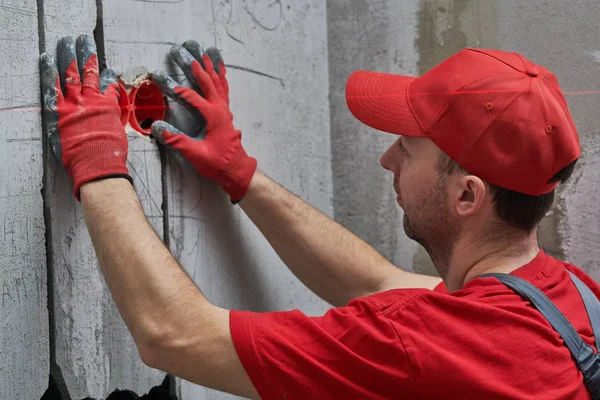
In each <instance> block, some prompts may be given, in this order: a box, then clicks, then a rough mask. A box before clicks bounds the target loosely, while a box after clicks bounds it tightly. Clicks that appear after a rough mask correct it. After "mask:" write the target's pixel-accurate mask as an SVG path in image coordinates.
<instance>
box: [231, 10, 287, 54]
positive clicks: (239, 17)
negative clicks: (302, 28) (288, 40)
mask: <svg viewBox="0 0 600 400" xmlns="http://www.w3.org/2000/svg"><path fill="white" fill-rule="evenodd" d="M223 4H224V6H225V10H224V14H225V21H224V22H225V24H224V25H225V32H226V33H227V36H229V37H230V38H231V39H233V40H234V41H236V42H238V43H240V44H245V43H244V41H243V40H242V39H240V35H239V34H235V33H233V32H232V30H233V29H234V28H239V27H241V26H245V25H246V24H245V23H244V21H243V19H244V16H246V17H250V20H251V21H252V23H254V27H259V28H261V29H263V30H265V31H267V32H273V31H276V30H277V29H278V28H279V26H280V25H281V23H282V22H283V5H282V3H281V0H241V1H233V0H225V1H224V3H223Z"/></svg>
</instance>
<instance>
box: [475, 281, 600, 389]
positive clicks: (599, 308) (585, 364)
mask: <svg viewBox="0 0 600 400" xmlns="http://www.w3.org/2000/svg"><path fill="white" fill-rule="evenodd" d="M487 276H493V277H495V278H496V279H498V280H499V281H500V282H502V283H503V284H505V285H506V286H508V287H509V288H511V289H512V290H514V291H515V292H516V293H518V294H519V295H521V297H523V298H524V299H526V300H529V301H530V302H531V303H532V304H533V305H534V306H535V308H537V309H538V311H539V312H540V313H541V314H542V315H543V316H544V317H545V318H546V319H547V320H548V322H549V323H550V325H552V327H553V328H554V330H556V331H557V332H558V333H559V334H560V336H561V337H562V339H563V340H564V341H565V344H566V345H567V347H568V348H569V350H570V351H571V354H572V355H573V358H574V359H575V361H576V363H577V366H578V367H579V370H580V371H581V372H582V374H583V380H584V383H585V386H586V387H587V389H588V390H589V391H590V393H591V395H592V398H593V399H600V358H598V356H596V355H595V354H594V349H593V348H592V347H591V346H590V345H588V344H587V343H585V342H584V341H583V339H581V337H580V336H579V334H578V333H577V331H576V330H575V328H574V327H573V325H571V323H570V322H569V321H568V320H567V318H566V317H565V316H564V315H563V313H561V312H560V310H559V309H558V308H557V307H556V305H554V303H553V302H552V301H551V300H550V299H549V298H548V296H546V295H545V294H544V293H543V292H542V291H541V290H540V289H538V288H537V287H535V286H534V285H532V284H531V283H529V282H527V281H526V280H524V279H521V278H519V277H517V276H514V275H508V274H498V273H490V274H485V275H481V276H480V277H487ZM571 279H572V280H573V282H574V283H575V286H576V287H577V290H578V291H579V292H580V294H581V296H582V298H583V301H584V304H585V306H586V310H587V311H588V313H589V312H590V311H589V310H592V313H593V314H588V315H589V318H590V322H591V323H592V329H593V330H594V337H595V338H596V343H598V337H599V336H600V331H597V330H596V328H597V327H600V302H599V301H598V299H597V298H596V296H594V294H593V293H592V292H591V290H590V289H589V288H588V287H587V286H586V285H585V284H584V283H583V282H581V280H580V279H579V278H577V277H576V276H574V275H572V274H571ZM582 292H583V293H586V294H585V295H583V294H582ZM592 321H594V322H592ZM594 324H596V326H594Z"/></svg>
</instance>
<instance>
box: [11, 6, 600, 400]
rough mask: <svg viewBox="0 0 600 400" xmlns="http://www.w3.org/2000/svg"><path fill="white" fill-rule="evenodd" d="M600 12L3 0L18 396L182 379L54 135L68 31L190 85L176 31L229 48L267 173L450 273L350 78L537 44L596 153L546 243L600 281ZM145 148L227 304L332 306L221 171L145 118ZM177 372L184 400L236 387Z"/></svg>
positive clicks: (120, 63)
mask: <svg viewBox="0 0 600 400" xmlns="http://www.w3.org/2000/svg"><path fill="white" fill-rule="evenodd" d="M599 15H600V4H598V3H597V2H596V1H593V0H589V1H583V0H578V1H572V2H569V3H568V5H566V3H565V2H561V1H558V0H528V1H520V0H519V1H518V0H497V1H475V0H437V1H434V0H420V1H419V0H353V1H347V0H330V1H328V2H323V1H322V0H299V1H291V0H275V1H273V0H227V1H218V2H216V1H209V0H171V1H166V0H165V1H160V2H154V1H129V2H124V1H119V0H70V1H65V0H0V28H1V29H2V35H0V36H1V37H0V53H1V54H3V57H4V58H3V63H2V64H1V65H0V284H1V285H2V289H1V290H2V299H1V301H0V399H36V398H40V396H42V394H43V393H44V392H45V391H46V389H47V388H48V387H49V383H48V377H49V375H50V377H51V384H50V387H51V389H52V394H53V396H55V397H50V398H57V399H74V400H75V399H76V400H79V399H82V398H85V397H86V396H91V397H94V398H105V397H106V396H107V395H108V394H109V393H110V392H112V391H113V390H115V389H116V388H121V389H131V390H134V391H135V392H137V393H139V394H142V393H144V392H147V391H148V390H149V388H150V387H152V386H156V385H159V384H160V383H161V382H162V381H163V378H164V374H163V373H161V372H159V371H155V370H151V369H149V368H147V367H145V366H143V364H142V363H141V361H140V360H139V357H138V355H137V353H136V351H135V348H134V346H133V342H132V340H131V337H130V335H129V333H128V332H127V330H126V328H125V326H124V324H123V322H122V320H121V318H120V317H119V315H118V312H117V310H116V309H115V307H114V304H113V302H112V300H111V299H110V296H109V293H108V291H107V288H106V286H105V284H104V282H103V280H102V277H101V275H100V273H99V270H98V265H97V260H96V258H95V255H94V252H93V249H92V246H91V243H90V241H89V237H88V234H87V231H86V227H85V224H84V223H83V219H82V216H81V210H80V206H79V204H78V203H76V202H75V201H74V199H73V197H72V194H71V190H70V182H69V179H68V177H67V176H66V174H65V173H64V171H62V170H61V169H60V168H59V167H58V165H57V163H56V161H55V160H54V158H53V155H52V154H51V153H50V152H48V151H47V147H46V145H47V143H46V141H45V139H44V138H43V137H42V132H41V124H40V112H39V107H40V101H39V99H40V96H39V78H38V70H37V56H38V54H39V53H40V51H44V50H46V49H47V50H48V51H50V52H53V50H54V47H55V45H56V40H57V39H58V37H60V36H62V35H68V34H70V35H78V34H80V33H88V34H95V35H96V38H97V40H98V44H99V46H100V48H102V49H104V50H103V51H101V57H102V58H104V59H106V61H107V63H108V65H109V66H111V67H113V68H115V69H116V70H118V71H119V72H122V73H124V74H126V75H128V76H133V75H134V74H135V71H139V70H140V69H142V68H145V69H148V70H150V71H152V70H154V69H156V68H162V69H165V70H167V71H168V72H170V73H171V74H172V75H173V76H174V77H175V78H176V79H179V80H181V79H183V76H182V74H181V71H177V70H176V69H173V66H172V63H170V62H169V60H168V59H167V54H168V50H169V47H170V46H171V45H172V44H175V43H181V42H183V41H184V40H186V39H189V38H194V39H196V40H198V41H200V42H201V43H203V44H204V45H205V46H207V47H208V46H211V45H216V46H218V47H219V48H221V49H222V51H223V55H224V57H225V60H226V62H227V63H228V65H229V79H230V84H231V93H232V99H231V102H232V109H233V111H234V114H235V116H236V125H237V126H238V127H239V128H240V129H241V130H242V131H243V133H244V143H245V146H246V148H247V150H248V152H249V153H251V154H253V155H255V156H256V157H257V158H258V160H259V164H260V166H261V168H262V169H264V170H265V171H266V172H267V173H268V174H270V175H271V176H273V177H274V178H275V179H276V180H278V181H279V182H281V183H282V184H283V185H285V186H286V187H288V188H289V189H291V190H292V191H294V192H295V193H297V194H299V195H300V196H301V197H303V198H304V199H306V200H308V201H309V202H310V203H311V204H313V205H315V206H317V207H318V208H319V209H321V210H322V211H324V212H325V213H326V214H329V215H334V210H335V218H336V219H337V220H338V221H340V222H342V223H343V224H344V225H346V226H347V227H348V228H350V229H351V230H353V231H354V232H356V233H358V234H359V235H360V236H362V237H363V238H365V239H366V240H367V241H369V242H370V243H371V244H373V245H374V246H375V247H376V248H377V249H378V250H379V251H381V252H382V253H383V254H384V255H385V256H386V257H388V258H389V259H390V260H392V261H393V262H394V263H395V264H396V265H398V266H399V267H401V268H404V269H407V270H415V271H419V272H424V273H431V274H434V273H435V271H434V270H433V268H432V265H431V262H430V260H429V258H428V257H427V255H426V254H425V252H424V251H423V249H422V248H420V247H419V246H418V245H417V244H415V243H414V242H411V241H409V240H408V239H407V238H406V237H405V236H404V233H403V231H402V226H401V221H402V214H401V210H400V209H399V208H398V206H397V205H396V203H395V199H394V196H393V190H392V189H391V180H390V178H391V176H390V174H389V173H387V172H386V171H384V170H382V169H381V167H380V166H379V156H380V154H381V153H382V152H383V150H384V149H385V148H386V147H387V146H388V145H389V144H390V143H391V142H392V141H393V140H394V137H391V136H389V135H387V134H382V133H379V132H375V131H373V130H371V129H369V128H366V127H364V126H362V125H361V124H360V123H358V122H357V121H356V120H355V119H354V118H353V117H352V116H351V115H350V113H349V112H348V110H347V108H346V105H345V100H344V85H345V82H346V79H347V77H348V76H349V75H350V73H351V72H352V71H354V70H356V69H371V70H380V71H385V72H395V73H403V74H414V75H416V74H421V73H423V72H425V71H427V70H428V69H429V68H431V67H432V66H433V65H435V64H437V63H438V62H440V61H441V60H443V59H444V58H446V57H447V56H449V55H451V54H453V53H454V52H456V51H458V50H459V49H461V48H464V47H466V46H474V47H492V48H500V49H505V50H514V51H520V52H523V53H525V54H526V55H527V56H528V57H529V58H530V59H532V60H533V61H535V62H538V63H540V64H542V65H545V66H547V67H549V68H551V69H552V70H553V71H555V72H556V73H557V75H558V77H559V79H560V80H561V83H562V86H563V89H564V90H565V91H566V92H568V95H567V99H568V101H569V104H570V107H571V109H572V111H573V114H574V116H575V119H576V123H577V125H578V127H579V132H580V136H581V140H582V147H583V150H584V155H583V157H582V160H581V163H580V165H579V167H578V168H577V170H576V172H575V176H574V177H573V178H572V179H571V181H570V183H569V184H568V185H566V186H565V187H563V188H561V190H560V193H559V196H558V200H557V205H556V207H555V208H554V210H553V212H552V213H551V214H550V215H549V216H548V217H547V218H546V220H545V221H544V223H543V226H542V228H541V230H540V242H541V245H542V246H543V247H544V248H545V249H546V250H548V251H549V252H550V253H552V254H555V255H557V256H561V257H564V258H565V259H567V260H570V261H573V262H575V263H577V264H578V265H580V266H581V267H583V268H585V269H586V270H587V271H588V272H590V273H591V274H592V276H594V277H595V278H596V279H600V268H599V265H598V262H597V261H596V260H597V259H598V258H599V256H600V239H599V238H600V211H599V209H598V206H597V204H598V203H599V202H600V192H599V191H598V190H597V189H596V186H597V184H598V183H600V172H599V171H600V168H598V167H599V164H600V132H599V130H598V128H597V125H598V124H597V122H596V120H595V117H596V115H595V112H596V111H597V110H598V109H599V107H598V106H599V105H600V104H599V103H600V100H599V97H598V94H597V91H598V90H600V88H599V86H600V83H599V80H598V78H597V77H598V76H600V47H598V44H596V42H595V40H596V38H597V37H600V35H598V34H599V33H600V32H598V31H599V30H600V27H598V25H597V17H598V16H599ZM328 88H329V89H330V90H329V91H328V90H327V89H328ZM328 96H329V97H328ZM330 125H331V129H330ZM129 143H130V157H129V160H128V161H129V168H130V171H131V173H132V175H133V177H134V180H135V185H136V190H137V191H138V194H139V195H140V198H141V200H142V203H143V206H144V210H145V213H146V215H147V216H148V217H149V219H150V221H151V222H152V224H153V226H154V227H155V229H156V230H157V232H158V234H159V235H160V236H161V237H162V238H163V239H164V240H165V242H166V243H167V244H168V245H169V247H170V248H171V250H172V252H173V253H174V254H175V256H176V257H177V258H178V259H179V260H180V261H181V263H182V264H183V266H184V267H185V268H186V270H187V271H188V272H189V274H190V276H191V277H192V278H193V279H194V281H195V282H196V283H197V284H198V285H199V286H200V288H201V289H202V290H203V291H204V292H205V294H206V295H207V296H208V297H209V299H210V300H211V301H213V302H215V303H216V304H218V305H220V306H223V307H228V308H245V309H251V310H257V311H263V310H275V309H290V308H292V307H298V308H301V309H303V310H304V311H305V312H307V313H309V314H321V313H322V312H323V311H324V310H325V309H326V308H327V305H326V304H324V303H323V302H322V301H320V300H319V299H317V298H316V297H315V296H314V295H312V294H311V293H310V292H309V291H308V290H307V289H306V288H305V287H303V286H302V285H301V284H300V283H298V282H297V281H296V280H295V278H293V276H292V275H291V274H290V273H289V272H288V271H287V269H286V268H285V266H284V265H283V264H282V263H281V261H280V260H279V259H278V257H277V255H276V254H275V253H274V252H273V251H272V249H270V247H269V245H268V244H267V243H266V241H265V240H264V239H263V238H262V236H261V235H260V233H259V232H258V231H257V230H256V228H254V227H253V226H252V224H251V223H250V222H249V221H248V219H247V218H246V217H245V215H244V214H243V213H241V212H240V210H239V208H237V207H232V206H231V205H230V204H229V202H228V201H227V198H226V196H225V195H224V194H223V193H222V192H221V191H220V189H219V188H218V187H217V186H216V185H214V184H213V183H212V182H208V181H206V180H203V179H199V178H198V177H197V176H196V174H195V172H194V170H193V169H192V168H191V167H190V166H189V165H188V164H187V163H186V162H185V161H184V160H182V159H180V158H179V157H176V156H173V155H166V156H165V155H162V156H161V154H159V152H158V151H157V148H156V145H155V143H153V142H151V141H148V140H147V139H145V138H142V137H140V136H139V135H138V134H137V133H135V132H131V131H130V132H129ZM170 382H171V383H173V385H174V386H173V387H174V390H175V392H176V393H177V394H178V395H179V396H180V398H182V399H203V398H211V399H212V398H231V396H226V395H223V394H220V393H216V392H212V391H209V390H206V389H204V388H201V387H198V386H196V385H192V384H189V383H187V382H183V381H179V380H177V381H173V380H171V381H170ZM48 393H50V392H48Z"/></svg>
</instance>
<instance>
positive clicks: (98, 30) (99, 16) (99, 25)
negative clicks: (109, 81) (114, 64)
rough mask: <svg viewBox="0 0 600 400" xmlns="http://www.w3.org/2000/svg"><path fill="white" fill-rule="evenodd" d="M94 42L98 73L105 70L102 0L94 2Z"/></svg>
mask: <svg viewBox="0 0 600 400" xmlns="http://www.w3.org/2000/svg"><path fill="white" fill-rule="evenodd" d="M94 40H95V41H96V49H97V51H98V66H99V67H100V72H102V71H104V70H105V69H106V50H105V47H104V11H103V8H102V0H96V27H95V28H94Z"/></svg>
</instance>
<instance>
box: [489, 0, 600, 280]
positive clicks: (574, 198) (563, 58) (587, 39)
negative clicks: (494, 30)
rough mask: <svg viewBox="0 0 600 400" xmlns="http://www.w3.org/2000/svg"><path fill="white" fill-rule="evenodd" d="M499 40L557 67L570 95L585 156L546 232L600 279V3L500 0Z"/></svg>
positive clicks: (556, 248) (561, 251) (546, 237)
mask: <svg viewBox="0 0 600 400" xmlns="http://www.w3.org/2000/svg"><path fill="white" fill-rule="evenodd" d="M496 9H497V11H496V13H497V22H496V23H497V27H498V44H499V46H501V47H502V48H503V49H505V50H511V51H518V52H522V53H523V54H525V55H526V56H527V57H528V58H529V59H530V60H532V61H533V62H535V63H538V64H541V65H543V66H545V67H547V68H549V69H550V70H551V71H553V72H554V73H555V74H556V75H557V77H558V80H559V82H560V84H561V87H562V89H563V91H564V92H565V93H566V99H567V102H568V104H569V108H570V110H571V113H572V114H573V118H574V120H575V124H576V125H577V129H578V132H579V138H580V143H581V147H582V150H583V155H582V157H581V158H580V161H579V162H578V167H577V168H576V170H575V172H574V174H573V177H572V178H571V179H570V180H569V181H568V183H567V184H566V185H564V187H562V188H560V189H559V190H558V192H557V193H558V196H557V200H556V206H555V208H554V210H553V212H552V214H551V215H550V216H549V219H550V221H549V222H551V223H547V225H546V226H544V227H542V228H545V229H544V230H543V231H542V232H541V238H542V239H544V240H545V243H548V244H550V245H553V248H552V249H551V250H552V251H553V252H555V253H557V254H558V255H560V256H562V257H564V259H565V260H566V261H569V262H572V263H574V264H576V265H578V266H580V267H581V268H583V269H585V270H586V272H588V273H589V274H591V276H592V277H593V278H594V279H596V280H599V279H600V263H599V262H598V259H599V258H600V207H598V204H599V203H600V192H599V191H598V187H599V185H600V168H598V167H599V166H600V129H599V128H598V110H599V109H600V80H599V79H598V76H600V56H599V54H600V45H599V43H598V40H597V38H598V37H600V26H599V25H598V15H600V3H598V2H597V1H593V0H587V1H586V0H580V1H572V2H568V3H566V2H564V1H560V0H550V1H542V0H532V1H526V2H523V1H517V0H508V1H497V2H496Z"/></svg>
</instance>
